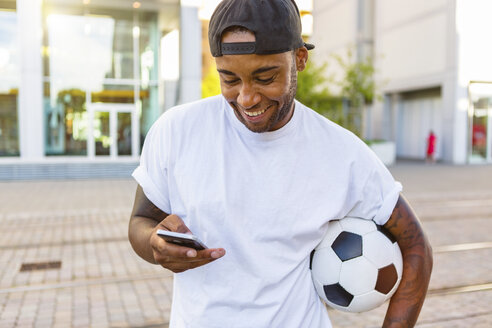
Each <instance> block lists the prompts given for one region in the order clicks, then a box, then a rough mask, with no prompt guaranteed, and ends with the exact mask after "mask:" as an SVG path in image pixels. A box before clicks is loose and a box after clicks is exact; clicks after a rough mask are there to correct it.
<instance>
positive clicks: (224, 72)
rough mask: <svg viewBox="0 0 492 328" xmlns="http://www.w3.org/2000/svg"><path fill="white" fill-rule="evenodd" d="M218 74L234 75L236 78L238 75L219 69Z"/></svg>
mask: <svg viewBox="0 0 492 328" xmlns="http://www.w3.org/2000/svg"><path fill="white" fill-rule="evenodd" d="M217 72H219V73H222V74H225V75H232V76H235V75H236V74H234V73H232V72H231V71H228V70H225V69H217Z"/></svg>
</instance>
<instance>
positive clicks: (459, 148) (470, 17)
mask: <svg viewBox="0 0 492 328" xmlns="http://www.w3.org/2000/svg"><path fill="white" fill-rule="evenodd" d="M491 9H492V3H491V2H490V1H487V0H477V1H466V0H436V1H424V0H418V1H407V0H315V1H314V6H313V16H314V27H313V35H312V40H313V43H315V44H316V51H315V53H314V60H315V61H319V62H322V61H328V62H329V67H330V68H331V70H332V71H331V73H332V74H334V75H335V76H336V75H337V73H339V72H337V70H340V68H337V67H336V65H333V62H331V61H330V60H331V58H332V57H331V56H332V54H341V55H343V53H345V52H346V49H347V48H348V47H352V48H354V49H355V51H356V54H357V56H355V58H358V59H359V60H360V59H362V58H365V57H366V56H371V57H372V58H373V60H374V65H375V68H376V74H375V79H376V82H377V85H378V88H379V92H380V93H381V95H382V100H381V101H379V102H376V103H374V104H373V105H372V106H370V107H368V108H366V111H365V113H364V114H365V127H366V128H365V137H366V138H368V139H384V140H388V141H393V142H395V144H396V152H397V156H398V157H400V158H409V159H424V158H425V154H426V140H427V136H428V135H429V133H430V131H433V132H434V134H435V135H436V136H437V149H436V150H437V153H436V155H437V159H439V160H442V161H444V162H448V163H455V164H465V163H491V162H492V156H491V149H492V122H491V121H492V66H490V64H489V63H488V59H489V58H491V56H492V46H490V45H489V43H487V42H486V41H485V40H486V39H487V37H486V36H487V26H488V23H487V22H488V19H487V13H488V12H490V10H491Z"/></svg>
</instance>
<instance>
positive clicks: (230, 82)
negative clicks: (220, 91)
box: [223, 79, 239, 85]
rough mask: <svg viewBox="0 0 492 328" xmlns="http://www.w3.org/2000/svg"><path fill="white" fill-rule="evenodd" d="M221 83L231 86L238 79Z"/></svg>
mask: <svg viewBox="0 0 492 328" xmlns="http://www.w3.org/2000/svg"><path fill="white" fill-rule="evenodd" d="M223 81H224V83H225V84H229V85H231V84H234V83H236V82H237V81H239V79H234V80H223Z"/></svg>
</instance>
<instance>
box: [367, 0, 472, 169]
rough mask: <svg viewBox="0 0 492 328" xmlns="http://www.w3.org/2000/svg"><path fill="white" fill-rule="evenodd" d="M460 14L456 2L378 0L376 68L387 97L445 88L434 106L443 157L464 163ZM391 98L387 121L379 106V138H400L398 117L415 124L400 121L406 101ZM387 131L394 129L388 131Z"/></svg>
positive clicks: (376, 112) (375, 127)
mask: <svg viewBox="0 0 492 328" xmlns="http://www.w3.org/2000/svg"><path fill="white" fill-rule="evenodd" d="M455 14H456V10H455V0H433V1H426V0H415V1H407V0H377V1H376V9H375V16H376V17H375V22H376V28H375V54H376V56H375V58H376V62H375V65H376V69H377V74H376V76H377V77H376V79H377V81H378V83H379V85H382V88H381V89H382V92H383V93H385V94H389V95H391V94H394V95H397V94H398V93H400V92H405V91H413V90H419V89H427V88H433V87H441V101H440V102H435V104H436V106H438V107H440V108H437V107H436V111H437V112H439V114H438V116H434V117H435V119H436V120H439V123H438V124H439V125H440V126H441V131H440V134H441V135H438V138H439V140H440V147H441V148H440V150H441V155H442V159H443V160H445V161H447V162H455V163H461V162H463V161H464V160H465V157H464V156H465V154H466V136H464V135H462V134H463V131H462V129H461V128H460V126H462V125H463V124H462V122H465V125H464V126H465V127H466V118H463V117H461V116H460V115H458V113H457V107H458V105H457V100H456V97H457V96H456V95H457V93H458V91H459V90H457V86H456V83H455V82H456V75H457V66H458V65H457V55H456V54H457V43H456V24H455ZM387 99H393V103H392V104H389V105H388V106H389V107H391V108H392V110H391V113H392V114H393V117H392V118H391V119H387V118H385V117H384V115H388V109H386V110H384V108H385V106H384V105H383V104H377V105H376V106H375V108H374V113H373V128H372V131H374V132H375V134H376V135H375V136H374V137H380V136H381V134H382V135H388V134H389V135H392V136H393V137H394V138H396V137H397V135H398V133H397V132H398V131H397V129H399V128H400V127H398V120H399V119H400V121H399V122H400V124H411V123H410V122H403V121H401V117H402V115H403V113H400V112H399V110H400V108H401V99H399V98H398V97H396V98H395V97H389V98H387ZM388 106H386V108H388ZM407 114H408V113H407ZM463 120H464V121H463ZM389 124H391V125H392V126H389ZM386 129H393V131H392V133H387V132H385V130H386ZM378 134H379V135H378ZM465 134H466V133H465ZM458 139H460V140H458ZM406 147H414V148H415V147H417V145H412V146H408V145H407V146H406ZM419 147H420V146H419ZM415 149H416V148H415ZM419 151H420V150H419Z"/></svg>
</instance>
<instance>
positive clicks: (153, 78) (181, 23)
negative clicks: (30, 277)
mask: <svg viewBox="0 0 492 328" xmlns="http://www.w3.org/2000/svg"><path fill="white" fill-rule="evenodd" d="M200 29H201V27H200V20H199V18H198V8H197V6H196V5H194V4H193V3H191V4H187V3H183V2H180V1H179V0H146V1H141V2H139V1H129V0H43V1H42V0H0V171H2V168H3V171H4V173H5V172H7V171H8V170H7V169H8V168H12V167H13V166H19V165H21V166H22V165H24V164H26V165H27V164H33V165H36V167H37V168H38V169H39V167H42V165H41V166H40V165H39V164H48V163H49V164H74V163H85V164H87V163H89V164H90V163H109V165H114V164H117V163H136V162H137V160H138V157H139V155H140V151H141V147H142V144H143V139H144V136H145V134H146V133H147V131H148V129H149V128H150V126H151V124H152V123H153V122H154V121H155V120H156V119H157V117H159V115H160V114H161V113H162V112H163V111H164V110H165V109H167V108H169V107H171V106H173V105H175V104H178V103H181V102H187V101H190V100H195V99H199V98H200V82H201V73H200V68H201V58H200V53H201V45H200V36H201V34H200V33H201V31H200ZM182 62H186V63H187V64H186V65H180V63H182Z"/></svg>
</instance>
